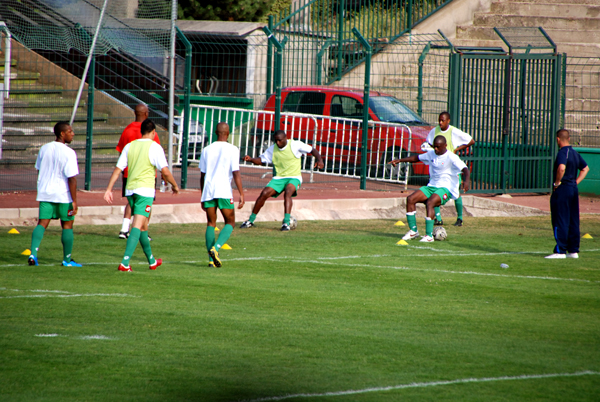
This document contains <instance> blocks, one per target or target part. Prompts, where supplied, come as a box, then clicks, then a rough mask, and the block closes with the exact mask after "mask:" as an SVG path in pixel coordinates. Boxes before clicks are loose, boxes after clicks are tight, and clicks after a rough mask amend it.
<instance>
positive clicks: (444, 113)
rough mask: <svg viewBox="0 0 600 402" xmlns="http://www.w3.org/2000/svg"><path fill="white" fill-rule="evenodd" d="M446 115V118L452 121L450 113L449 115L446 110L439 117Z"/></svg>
mask: <svg viewBox="0 0 600 402" xmlns="http://www.w3.org/2000/svg"><path fill="white" fill-rule="evenodd" d="M444 115H445V116H447V117H448V118H449V119H451V117H450V113H448V112H447V111H445V110H444V111H443V112H442V113H440V116H439V117H442V116H444Z"/></svg>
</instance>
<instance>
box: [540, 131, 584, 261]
mask: <svg viewBox="0 0 600 402" xmlns="http://www.w3.org/2000/svg"><path fill="white" fill-rule="evenodd" d="M556 142H557V143H558V147H559V148H560V150H559V151H558V155H556V160H555V161H554V184H553V185H552V186H553V191H552V196H551V197H550V212H551V214H552V230H553V231H554V238H555V239H556V247H554V254H550V255H549V256H546V258H579V254H578V253H579V240H580V236H579V192H578V191H577V185H578V184H579V183H581V181H582V180H583V179H584V178H585V176H586V175H587V173H588V171H589V170H590V168H589V167H588V165H587V163H585V161H584V160H583V158H582V157H581V156H580V155H579V154H578V153H577V151H575V150H574V149H573V147H572V146H571V145H569V131H568V130H565V129H562V130H558V132H557V133H556ZM578 171H579V174H577V172H578Z"/></svg>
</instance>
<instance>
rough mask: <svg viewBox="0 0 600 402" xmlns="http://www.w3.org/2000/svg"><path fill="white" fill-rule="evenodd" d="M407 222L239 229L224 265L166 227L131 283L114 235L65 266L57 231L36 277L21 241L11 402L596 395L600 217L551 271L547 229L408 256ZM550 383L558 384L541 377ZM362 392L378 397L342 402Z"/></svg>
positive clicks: (536, 223)
mask: <svg viewBox="0 0 600 402" xmlns="http://www.w3.org/2000/svg"><path fill="white" fill-rule="evenodd" d="M393 223H394V222H393V221H386V220H380V221H340V222H332V221H326V222H323V221H311V222H300V223H299V227H298V229H297V230H295V231H292V232H289V233H282V232H280V231H279V226H280V225H279V223H277V222H273V223H259V224H258V225H257V227H255V228H251V229H244V230H241V229H238V228H236V229H235V230H234V232H233V235H232V237H231V238H230V240H229V242H228V244H229V245H231V247H232V250H227V251H222V252H221V253H220V254H221V258H222V260H223V264H224V266H223V268H220V269H216V268H208V266H207V261H208V257H207V255H206V249H205V247H204V228H205V227H204V225H193V224H183V225H166V224H153V225H151V226H150V234H151V236H152V237H153V238H154V241H153V242H152V243H151V244H152V247H153V253H154V255H155V256H157V257H160V258H163V259H164V264H163V266H161V267H159V268H158V270H157V271H150V270H148V264H147V262H146V261H145V258H144V255H143V252H142V250H141V247H139V246H138V248H137V250H136V252H135V254H134V256H133V258H132V268H133V269H134V272H132V273H123V272H118V271H117V266H118V264H119V262H120V260H121V257H122V253H123V251H124V249H125V241H123V240H119V239H117V237H116V234H117V233H118V227H116V226H78V225H77V224H75V248H74V252H73V255H74V258H75V260H76V261H78V262H81V263H83V264H84V266H83V267H82V268H71V267H62V266H60V265H59V264H60V261H61V260H62V250H61V247H62V246H61V244H60V228H57V227H51V228H49V229H48V231H47V232H46V234H45V236H44V240H43V241H42V245H41V249H40V252H39V261H40V264H41V265H40V266H38V267H29V266H27V265H26V257H25V256H22V255H20V253H21V252H22V251H23V250H24V249H25V248H28V247H29V243H30V239H31V231H32V229H33V228H18V229H19V231H20V232H21V234H20V235H11V234H7V233H6V232H7V231H8V228H7V230H6V231H3V233H1V234H0V244H1V245H0V248H1V250H0V252H1V255H3V256H4V258H3V262H2V263H0V350H1V351H2V353H0V389H2V395H3V399H6V400H16V401H18V400H23V401H31V400H50V401H52V400H57V401H58V400H60V401H65V400H78V401H79V400H91V401H104V400H106V401H112V400H117V399H118V400H124V401H128V400H132V401H134V400H143V401H153V400H157V401H165V400H174V401H179V400H203V401H204V400H205V401H236V400H256V399H260V398H267V399H268V398H271V397H277V396H284V395H295V394H310V396H306V397H300V396H297V397H295V398H290V399H289V400H319V401H325V400H327V401H329V400H332V401H333V400H336V401H339V400H344V401H346V400H355V401H387V400H390V399H393V400H395V399H402V400H461V401H462V400H467V401H468V400H498V401H500V400H522V399H527V400H538V399H539V400H595V399H596V398H597V395H598V391H599V390H600V375H598V374H597V373H600V363H599V362H600V359H599V358H600V350H599V345H600V342H599V341H600V335H599V334H600V331H599V330H600V314H598V313H599V312H600V303H599V301H600V292H599V291H598V290H599V288H600V258H599V257H600V247H599V246H598V243H597V240H596V238H597V237H598V236H600V233H599V232H597V231H598V228H599V227H600V225H599V223H600V220H599V218H598V217H595V216H585V217H583V219H582V233H587V232H589V233H591V234H592V236H594V239H592V240H582V249H581V258H579V259H578V260H573V259H569V260H545V259H544V258H543V256H544V255H546V254H549V253H551V251H552V247H553V244H554V243H553V239H552V232H551V229H550V224H549V218H547V217H543V218H540V217H535V218H518V219H516V218H511V219H506V218H502V219H500V218H486V219H483V218H480V219H475V218H469V219H468V220H467V222H466V224H465V226H464V227H462V228H455V227H453V226H448V227H446V230H447V231H448V240H447V241H444V242H434V243H420V242H418V241H417V240H413V241H410V242H409V245H408V246H397V245H396V244H395V243H396V242H397V241H398V240H399V239H400V238H401V236H402V235H403V234H404V231H406V230H407V229H406V228H398V227H395V226H393ZM419 224H421V225H422V222H420V221H419ZM221 226H222V225H221ZM502 263H505V264H508V265H509V268H508V269H503V268H501V267H500V264H502ZM590 371H591V372H593V373H587V374H586V372H590ZM548 374H558V376H554V377H542V378H539V377H533V378H530V377H527V376H537V375H548ZM571 374H576V375H571ZM504 377H508V378H504ZM470 378H474V379H478V380H477V381H474V382H460V381H462V380H465V379H470ZM482 379H490V380H486V381H483V380H482ZM457 380H459V381H458V382H456V381H457ZM445 381H447V382H448V383H444V382H445ZM412 383H417V386H414V387H409V388H406V387H400V388H393V387H395V386H403V385H407V384H412ZM436 384H438V385H436ZM386 387H392V389H387V388H386ZM367 389H370V391H368V392H367V391H365V390H367ZM348 390H363V391H361V392H359V393H356V394H341V395H327V393H328V392H334V393H335V392H340V391H348ZM313 394H314V395H313ZM272 400H275V399H272Z"/></svg>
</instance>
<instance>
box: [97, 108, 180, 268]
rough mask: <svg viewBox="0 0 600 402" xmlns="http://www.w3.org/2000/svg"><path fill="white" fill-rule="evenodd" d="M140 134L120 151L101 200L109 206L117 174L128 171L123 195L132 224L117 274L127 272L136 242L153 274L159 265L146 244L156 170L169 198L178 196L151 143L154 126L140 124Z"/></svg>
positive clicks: (161, 152)
mask: <svg viewBox="0 0 600 402" xmlns="http://www.w3.org/2000/svg"><path fill="white" fill-rule="evenodd" d="M141 132H142V138H140V139H139V140H135V141H132V142H130V143H129V144H127V145H126V146H125V148H124V149H123V152H122V153H121V156H120V157H119V160H118V162H117V167H115V170H114V171H113V173H112V176H111V177H110V180H109V182H108V186H107V187H106V191H105V193H104V200H105V201H106V202H107V203H109V204H112V202H113V195H112V188H113V186H114V185H115V182H116V181H117V179H118V178H119V175H120V174H121V172H122V171H123V170H124V169H125V168H126V167H129V176H128V179H127V188H126V191H125V195H126V196H127V202H128V203H129V205H130V206H131V211H132V213H133V222H132V228H131V231H130V233H129V237H128V238H127V246H126V247H125V255H124V256H123V260H122V261H121V264H119V271H131V267H130V265H129V261H130V259H131V256H132V255H133V252H134V251H135V248H136V247H137V243H138V241H139V243H140V244H141V245H142V249H143V250H144V254H146V258H147V259H148V263H149V264H150V269H153V270H154V269H156V268H157V267H159V266H160V265H161V264H162V260H161V259H160V258H159V259H156V258H154V256H153V255H152V248H151V247H150V241H149V240H148V220H149V217H150V212H151V211H152V202H153V201H154V195H155V189H154V186H155V183H154V178H155V175H156V169H158V170H160V172H161V173H162V175H163V178H164V179H165V180H166V181H168V182H169V183H170V184H171V186H173V187H172V189H173V194H178V193H179V187H178V186H177V183H175V179H174V178H173V175H172V174H171V172H170V171H169V164H168V163H167V158H166V157H165V151H164V150H163V149H162V147H161V146H160V145H158V144H157V143H156V142H154V136H155V135H156V126H155V125H154V122H153V121H152V120H150V119H146V120H144V121H143V122H142V125H141Z"/></svg>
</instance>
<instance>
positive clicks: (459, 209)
mask: <svg viewBox="0 0 600 402" xmlns="http://www.w3.org/2000/svg"><path fill="white" fill-rule="evenodd" d="M454 206H455V207H456V217H457V218H458V219H460V220H461V221H462V218H463V202H462V197H458V199H456V200H454Z"/></svg>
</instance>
